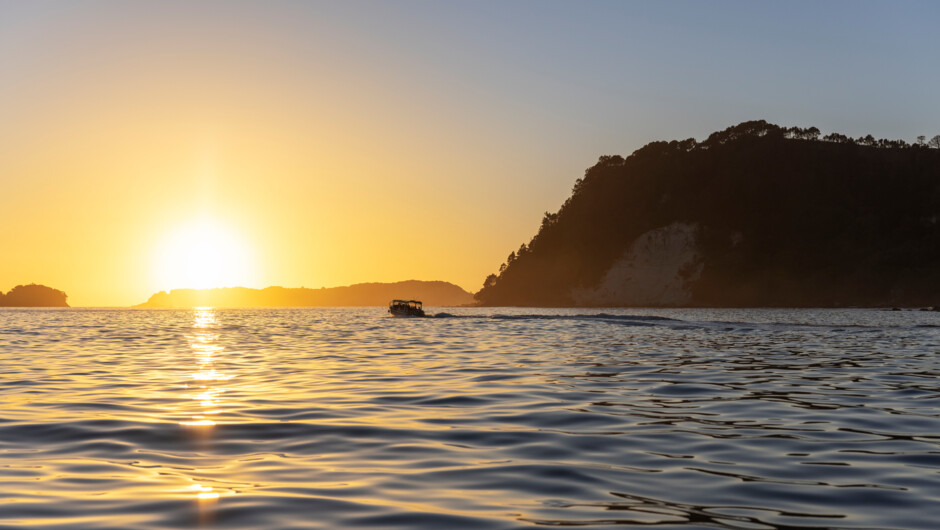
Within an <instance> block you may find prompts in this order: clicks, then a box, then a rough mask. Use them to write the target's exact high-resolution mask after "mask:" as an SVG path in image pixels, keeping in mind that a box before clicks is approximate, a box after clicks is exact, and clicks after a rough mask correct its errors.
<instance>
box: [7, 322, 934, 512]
mask: <svg viewBox="0 0 940 530" xmlns="http://www.w3.org/2000/svg"><path fill="white" fill-rule="evenodd" d="M447 311H449V313H451V314H452V316H447V315H441V316H442V318H429V319H393V318H390V317H386V316H385V315H384V314H383V313H382V310H381V309H378V308H375V309H372V308H370V309H283V310H211V309H209V310H195V311H145V310H2V311H0V528H8V527H26V526H28V527H32V528H181V527H195V526H200V525H202V526H209V527H212V526H215V527H226V528H302V527H316V528H342V527H354V528H355V527H381V528H389V527H395V528H427V529H447V528H518V527H532V526H534V525H584V526H604V525H633V526H646V525H649V526H656V527H660V528H672V527H684V528H688V527H698V528H714V527H719V528H740V529H761V528H819V527H825V528H937V527H938V526H940V381H938V376H940V366H938V361H937V358H938V357H937V351H938V349H940V328H938V327H937V325H938V324H940V315H938V314H934V313H919V312H900V313H899V312H885V311H872V310H845V311H818V310H796V311H784V310H674V311H665V310H664V311H653V310H646V311H644V310H609V311H604V312H602V313H601V312H592V313H593V314H585V313H586V312H585V311H584V310H532V309H495V310H494V309H488V310H482V309H459V310H447ZM432 312H434V310H433V309H432Z"/></svg>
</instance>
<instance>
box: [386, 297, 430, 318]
mask: <svg viewBox="0 0 940 530" xmlns="http://www.w3.org/2000/svg"><path fill="white" fill-rule="evenodd" d="M388 312H389V313H390V314H391V315H392V316H393V317H423V316H424V309H422V308H421V301H420V300H392V301H391V302H389V303H388Z"/></svg>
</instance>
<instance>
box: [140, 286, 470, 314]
mask: <svg viewBox="0 0 940 530" xmlns="http://www.w3.org/2000/svg"><path fill="white" fill-rule="evenodd" d="M395 298H406V299H410V298H414V299H419V300H422V301H423V302H424V304H425V305H427V306H459V305H468V304H472V303H473V296H472V295H471V294H470V293H468V292H467V291H465V290H463V289H461V288H460V287H459V286H457V285H454V284H452V283H448V282H442V281H419V280H408V281H403V282H395V283H359V284H355V285H349V286H345V287H329V288H326V287H321V288H320V289H307V288H303V287H301V288H286V287H267V288H264V289H250V288H247V287H222V288H217V289H173V290H171V291H169V292H166V291H160V292H159V293H156V294H154V295H153V296H151V297H150V299H149V300H147V301H146V302H144V303H142V304H140V305H137V306H135V307H152V308H170V307H199V306H211V307H329V306H384V305H386V304H388V302H389V301H390V300H392V299H395Z"/></svg>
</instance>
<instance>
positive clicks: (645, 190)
mask: <svg viewBox="0 0 940 530" xmlns="http://www.w3.org/2000/svg"><path fill="white" fill-rule="evenodd" d="M925 140H926V138H924V137H920V138H919V139H918V142H917V143H915V144H913V145H908V144H906V143H905V142H903V141H900V140H876V139H875V138H873V137H872V136H867V137H863V138H858V139H852V138H848V137H846V136H843V135H841V134H830V135H827V136H825V137H820V133H819V130H818V129H816V128H815V127H813V128H809V129H800V128H783V127H779V126H776V125H773V124H768V123H766V122H764V121H752V122H745V123H742V124H740V125H736V126H734V127H730V128H728V129H726V130H724V131H721V132H716V133H714V134H712V135H711V136H709V137H708V139H707V140H705V141H702V142H697V141H695V140H694V139H688V140H683V141H671V142H653V143H650V144H648V145H646V146H645V147H643V148H641V149H639V150H637V151H636V152H634V153H633V154H632V155H630V156H629V157H627V158H625V159H624V158H622V157H620V156H604V157H601V158H600V160H599V161H598V162H597V164H596V165H594V166H593V167H591V168H590V169H588V170H587V171H586V172H585V176H584V178H583V179H578V180H577V181H576V182H575V185H574V190H573V192H572V194H571V197H570V198H569V199H568V200H566V201H565V203H564V204H563V205H562V207H561V209H560V210H558V212H556V213H546V214H545V217H544V219H543V220H542V226H541V228H540V229H539V231H538V233H537V234H536V235H535V237H533V238H532V240H531V241H530V242H529V243H528V244H523V245H522V246H521V247H520V248H519V250H517V251H514V252H513V253H511V254H510V255H509V258H508V260H507V262H506V263H504V264H503V266H502V267H500V271H499V273H498V274H493V275H490V276H489V277H488V278H487V279H486V281H485V282H484V286H483V288H482V289H481V290H480V291H479V292H478V293H477V294H476V295H475V297H476V299H477V300H478V302H480V303H481V304H483V305H536V306H568V305H582V306H742V307H744V306H782V307H800V306H818V307H837V306H850V305H853V306H854V305H860V306H887V305H907V306H912V305H935V304H938V303H940V149H938V147H940V136H937V137H934V138H933V139H931V140H930V141H925Z"/></svg>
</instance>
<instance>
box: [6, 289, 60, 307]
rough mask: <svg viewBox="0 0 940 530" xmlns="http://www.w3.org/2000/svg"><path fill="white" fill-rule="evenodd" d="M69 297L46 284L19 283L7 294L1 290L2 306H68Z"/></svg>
mask: <svg viewBox="0 0 940 530" xmlns="http://www.w3.org/2000/svg"><path fill="white" fill-rule="evenodd" d="M68 297H69V296H68V295H67V294H65V293H64V292H62V291H60V290H58V289H53V288H52V287H46V286H45V285H37V284H35V283H31V284H29V285H17V286H16V287H14V288H12V289H10V292H8V293H6V294H3V293H2V292H0V307H68V306H69V304H68V303H67V302H66V300H67V299H68Z"/></svg>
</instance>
